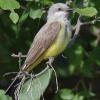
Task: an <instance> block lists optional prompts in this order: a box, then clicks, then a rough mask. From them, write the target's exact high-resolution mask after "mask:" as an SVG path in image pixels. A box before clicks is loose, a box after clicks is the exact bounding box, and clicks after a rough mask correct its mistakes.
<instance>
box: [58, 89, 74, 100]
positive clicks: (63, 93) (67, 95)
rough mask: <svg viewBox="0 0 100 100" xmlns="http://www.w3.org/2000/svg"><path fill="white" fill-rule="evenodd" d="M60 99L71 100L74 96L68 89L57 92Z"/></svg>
mask: <svg viewBox="0 0 100 100" xmlns="http://www.w3.org/2000/svg"><path fill="white" fill-rule="evenodd" d="M59 95H60V98H61V99H63V100H71V99H72V98H73V96H74V94H73V92H72V91H71V90H69V89H62V90H60V91H59Z"/></svg>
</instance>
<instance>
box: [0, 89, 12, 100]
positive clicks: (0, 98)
mask: <svg viewBox="0 0 100 100" xmlns="http://www.w3.org/2000/svg"><path fill="white" fill-rule="evenodd" d="M0 100H12V98H11V97H9V96H8V95H5V91H3V90H0Z"/></svg>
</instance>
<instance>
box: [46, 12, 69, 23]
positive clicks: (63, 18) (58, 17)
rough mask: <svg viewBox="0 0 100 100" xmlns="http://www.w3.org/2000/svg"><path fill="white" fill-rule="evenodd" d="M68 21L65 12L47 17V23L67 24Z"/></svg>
mask: <svg viewBox="0 0 100 100" xmlns="http://www.w3.org/2000/svg"><path fill="white" fill-rule="evenodd" d="M66 20H68V18H67V14H66V13H64V12H56V13H55V14H53V15H50V14H48V16H47V22H52V21H61V22H65V21H66Z"/></svg>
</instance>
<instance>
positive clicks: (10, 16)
mask: <svg viewBox="0 0 100 100" xmlns="http://www.w3.org/2000/svg"><path fill="white" fill-rule="evenodd" d="M68 1H71V0H0V68H1V70H0V88H1V89H4V90H5V89H6V88H7V87H8V85H9V84H10V82H11V81H10V79H11V78H13V77H14V75H11V76H7V77H3V76H2V75H3V74H4V73H6V72H13V71H17V72H18V71H19V67H18V59H17V58H12V57H11V54H12V53H15V54H18V52H22V53H23V54H27V51H28V49H29V47H30V45H31V43H32V40H33V37H34V36H35V35H36V33H37V32H38V30H39V29H40V28H41V27H42V26H43V25H44V23H45V22H46V15H47V9H48V8H49V7H50V6H51V5H52V4H53V3H56V2H64V3H65V2H68ZM99 4H100V1H99V0H72V2H71V3H70V4H69V5H70V7H71V8H73V9H75V12H74V13H73V14H72V15H71V16H70V20H71V23H72V25H73V26H74V25H75V24H76V22H77V19H78V16H80V15H81V16H82V22H90V21H93V19H95V20H97V21H96V22H95V23H94V24H89V25H83V26H82V27H81V29H80V32H79V35H78V37H77V39H76V40H75V42H74V44H73V45H72V46H71V47H68V48H66V50H65V51H64V53H63V54H64V56H66V57H67V58H66V59H65V58H63V57H62V56H61V55H59V56H58V57H57V58H56V60H55V61H54V64H53V66H54V68H55V70H56V72H57V76H58V83H59V91H58V93H54V92H55V89H56V85H55V77H53V76H52V77H51V78H50V77H49V78H47V77H48V76H47V74H48V73H49V72H48V71H47V72H45V73H44V74H43V75H41V76H39V77H38V79H39V81H40V83H41V84H43V85H42V86H43V89H42V90H41V91H42V92H41V91H39V92H40V94H41V95H42V94H44V98H45V99H46V100H99V99H100V86H99V84H100V80H99V78H100V17H99V16H100V7H99V6H100V5H99ZM73 33H74V32H73ZM23 61H24V59H23ZM23 61H22V62H23ZM42 66H44V67H45V66H46V65H45V63H43V64H40V65H39V67H38V68H37V69H36V70H35V72H36V73H38V72H40V71H41V67H42ZM29 81H30V80H29ZM34 81H36V79H35V80H33V83H35V82H34ZM39 81H37V82H36V83H37V84H38V83H39ZM36 83H35V84H34V85H33V86H32V87H33V88H32V89H34V88H35V86H36V85H37V84H36ZM49 83H50V84H49ZM28 84H29V83H28V82H26V83H25V84H24V85H25V86H27V85H28ZM48 84H49V86H48ZM25 86H23V87H25ZM47 86H48V88H47ZM27 87H29V86H27ZM46 88H47V89H46ZM45 90H46V91H45ZM32 91H33V90H32ZM44 91H45V92H44ZM33 92H34V91H33ZM33 92H32V94H33V96H34V94H36V91H35V93H33ZM39 92H38V93H39ZM12 93H13V92H12ZM12 93H9V94H11V96H13V95H12ZM38 93H37V95H35V96H37V97H36V98H38V99H39V98H40V95H38ZM26 95H29V94H27V91H25V92H23V89H22V91H21V95H20V96H21V97H20V98H22V97H23V98H24V97H25V96H26ZM30 95H31V93H30ZM0 98H1V99H0V100H11V98H10V97H8V96H6V95H4V91H3V90H0ZM38 99H36V100H38ZM22 100H23V99H22ZM24 100H25V99H24ZM30 100H31V99H30ZM32 100H34V99H33V98H32Z"/></svg>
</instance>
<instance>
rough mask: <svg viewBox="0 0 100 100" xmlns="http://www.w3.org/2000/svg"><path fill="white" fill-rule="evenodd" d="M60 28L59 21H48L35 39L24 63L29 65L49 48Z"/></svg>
mask: <svg viewBox="0 0 100 100" xmlns="http://www.w3.org/2000/svg"><path fill="white" fill-rule="evenodd" d="M60 28H61V25H60V23H59V22H52V23H49V24H48V23H47V24H45V25H44V26H43V27H42V28H41V30H40V31H39V32H38V33H37V35H36V36H35V38H34V40H33V43H32V45H31V48H30V49H29V52H28V54H27V58H26V60H25V63H24V65H26V66H27V67H28V66H30V65H31V64H33V63H34V62H35V61H36V60H37V59H38V58H39V57H40V56H41V55H42V54H43V53H44V52H45V50H47V48H48V47H49V46H50V44H51V43H52V42H53V41H54V40H55V38H56V36H57V33H58V32H59V31H60Z"/></svg>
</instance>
